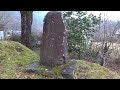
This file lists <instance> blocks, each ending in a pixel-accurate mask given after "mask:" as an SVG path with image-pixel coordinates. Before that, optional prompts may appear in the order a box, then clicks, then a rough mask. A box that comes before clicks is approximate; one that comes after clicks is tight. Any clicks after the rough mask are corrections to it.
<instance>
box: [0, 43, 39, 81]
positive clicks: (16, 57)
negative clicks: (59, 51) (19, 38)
mask: <svg viewBox="0 0 120 90" xmlns="http://www.w3.org/2000/svg"><path fill="white" fill-rule="evenodd" d="M38 58H39V57H38V55H37V54H36V53H34V52H33V51H32V50H30V49H28V48H27V47H25V46H24V45H22V44H20V43H18V42H14V41H0V78H5V79H8V78H11V79H12V78H20V77H19V73H21V72H22V70H23V69H24V68H25V67H26V66H27V65H29V64H32V63H33V62H36V61H38ZM22 78H24V76H22Z"/></svg>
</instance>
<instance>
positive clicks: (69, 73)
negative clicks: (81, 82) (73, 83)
mask: <svg viewBox="0 0 120 90" xmlns="http://www.w3.org/2000/svg"><path fill="white" fill-rule="evenodd" d="M70 62H71V64H70V65H68V66H67V67H65V68H63V69H62V72H61V75H62V76H63V77H65V78H66V79H74V74H75V71H76V68H77V61H76V60H71V61H70Z"/></svg>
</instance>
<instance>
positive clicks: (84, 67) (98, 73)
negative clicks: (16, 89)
mask: <svg viewBox="0 0 120 90" xmlns="http://www.w3.org/2000/svg"><path fill="white" fill-rule="evenodd" d="M38 61H39V56H38V55H37V53H34V52H33V51H32V50H30V49H28V48H27V47H25V46H23V45H22V44H20V43H18V42H14V41H0V79H65V78H64V77H62V75H61V70H62V68H61V67H60V66H58V67H55V68H50V67H45V66H40V67H39V68H37V70H36V72H37V73H28V72H25V69H26V68H27V67H29V66H30V65H31V64H33V63H36V62H37V63H38ZM68 65H70V63H67V66H68ZM64 66H66V65H64ZM38 72H39V73H38ZM74 78H75V79H120V76H119V75H118V74H117V73H114V72H112V71H110V70H108V69H106V68H104V67H102V66H100V65H98V64H95V63H90V62H87V61H84V60H77V70H76V72H75V74H74Z"/></svg>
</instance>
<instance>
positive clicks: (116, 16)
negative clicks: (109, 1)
mask: <svg viewBox="0 0 120 90" xmlns="http://www.w3.org/2000/svg"><path fill="white" fill-rule="evenodd" d="M89 13H93V14H94V15H96V16H99V14H100V13H101V18H102V19H104V13H105V16H106V17H109V20H114V21H116V20H120V11H88V14H89Z"/></svg>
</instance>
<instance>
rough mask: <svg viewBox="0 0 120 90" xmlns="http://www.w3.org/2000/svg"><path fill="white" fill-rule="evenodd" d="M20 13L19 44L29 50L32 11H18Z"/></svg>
mask: <svg viewBox="0 0 120 90" xmlns="http://www.w3.org/2000/svg"><path fill="white" fill-rule="evenodd" d="M20 13H21V43H22V44H23V45H25V46H26V47H28V48H31V27H32V20H33V14H32V13H33V11H20Z"/></svg>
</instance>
